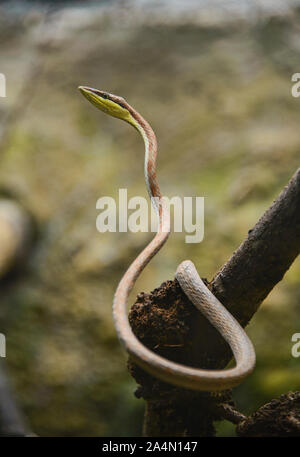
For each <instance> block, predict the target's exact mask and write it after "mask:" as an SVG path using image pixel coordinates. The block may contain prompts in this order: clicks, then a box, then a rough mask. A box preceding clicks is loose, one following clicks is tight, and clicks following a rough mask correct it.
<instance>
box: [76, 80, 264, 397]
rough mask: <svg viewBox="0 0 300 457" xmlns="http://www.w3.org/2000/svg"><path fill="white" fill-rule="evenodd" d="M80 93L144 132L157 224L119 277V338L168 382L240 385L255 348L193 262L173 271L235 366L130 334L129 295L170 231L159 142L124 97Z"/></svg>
mask: <svg viewBox="0 0 300 457" xmlns="http://www.w3.org/2000/svg"><path fill="white" fill-rule="evenodd" d="M79 90H80V91H81V92H82V94H83V95H84V96H85V97H86V98H87V99H88V100H89V101H90V102H91V103H92V104H94V105H95V106H96V107H97V108H99V109H100V110H102V111H104V112H105V113H106V114H110V115H111V116H114V117H117V118H119V119H122V120H125V121H126V122H128V123H129V124H131V125H133V126H134V127H135V128H136V129H137V130H138V131H139V133H140V134H141V135H142V137H143V140H144V143H145V168H144V169H145V181H146V186H147V189H148V193H149V196H150V199H151V202H152V204H153V206H154V208H155V210H156V212H157V214H158V218H159V226H158V231H157V233H156V235H155V237H154V238H153V240H152V241H151V242H150V243H149V244H148V245H147V246H146V248H145V249H144V250H143V251H142V252H141V253H140V254H139V255H138V257H137V258H136V259H135V260H134V261H133V263H132V264H131V265H130V267H129V268H128V270H127V271H126V273H125V274H124V276H123V277H122V279H121V281H120V283H119V285H118V287H117V290H116V292H115V296H114V301H113V317H114V324H115V328H116V331H117V334H118V337H119V339H120V341H121V343H122V344H123V346H124V347H125V349H126V350H127V352H128V353H129V354H130V356H131V358H132V359H133V361H134V362H136V363H137V364H138V365H139V366H141V367H142V368H144V369H145V370H146V371H147V372H149V373H150V374H152V375H153V376H155V377H157V378H159V379H161V380H163V381H166V382H168V383H170V384H173V385H177V386H180V387H185V388H189V389H194V390H204V391H212V390H224V389H229V388H231V387H233V386H236V385H238V384H239V383H241V382H242V380H243V379H245V378H246V377H247V376H248V375H249V374H250V373H251V371H252V370H253V368H254V365H255V351H254V348H253V345H252V343H251V341H250V340H249V338H248V336H247V334H246V333H245V331H244V330H243V328H242V327H241V326H240V324H239V323H238V322H237V321H236V319H235V318H234V317H233V316H232V315H231V314H230V313H229V311H228V310H227V309H226V308H225V307H224V306H223V305H222V304H221V303H220V302H219V300H218V299H217V298H216V297H215V296H214V295H213V294H212V292H211V291H210V290H209V289H208V287H206V285H205V284H204V283H203V281H202V280H201V278H200V277H199V275H198V273H197V271H196V268H195V266H194V265H193V263H192V262H191V261H184V262H182V263H181V264H180V265H179V267H178V268H177V271H176V279H177V280H178V282H179V284H180V286H181V288H182V290H183V291H184V293H185V294H186V295H187V297H188V298H189V300H190V301H191V302H192V303H193V304H194V306H195V307H196V308H197V309H199V311H201V312H202V313H203V314H204V315H205V316H206V318H207V319H208V320H209V321H210V322H211V324H212V325H213V326H214V327H215V328H216V329H217V330H218V331H219V332H220V334H221V335H222V336H223V338H224V339H225V340H226V341H227V343H228V344H229V345H230V347H231V350H232V352H233V355H234V357H235V360H236V366H235V367H234V368H230V369H225V370H204V369H198V368H192V367H187V366H185V365H182V364H178V363H175V362H172V361H170V360H168V359H166V358H164V357H161V356H159V355H158V354H156V353H155V352H153V351H151V350H150V349H148V348H147V347H146V346H144V345H143V344H142V343H141V342H140V341H139V340H138V338H137V337H136V336H135V335H134V333H133V331H132V329H131V327H130V324H129V321H128V316H127V304H128V298H129V294H130V292H131V290H132V288H133V286H134V284H135V282H136V280H137V278H138V277H139V275H140V274H141V272H142V271H143V269H144V268H145V266H146V265H147V264H148V262H149V261H150V260H151V259H152V257H153V256H154V255H155V254H156V253H157V252H158V251H159V250H160V249H161V247H162V246H163V245H164V243H165V242H166V241H167V239H168V236H169V234H170V215H169V211H168V208H167V206H166V205H165V203H164V199H163V197H162V195H161V192H160V188H159V185H158V181H157V177H156V155H157V141H156V137H155V134H154V132H153V130H152V128H151V126H150V125H149V123H148V122H147V121H146V120H145V119H144V118H143V117H142V116H141V115H140V114H139V113H138V112H137V111H136V110H135V109H134V108H132V106H130V105H129V104H128V103H127V102H126V101H125V100H124V98H122V97H119V96H116V95H113V94H110V93H108V92H104V91H100V90H97V89H93V88H89V87H85V86H80V87H79Z"/></svg>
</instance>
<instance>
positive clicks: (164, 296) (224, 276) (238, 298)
mask: <svg viewBox="0 0 300 457" xmlns="http://www.w3.org/2000/svg"><path fill="white" fill-rule="evenodd" d="M299 251H300V169H299V170H298V171H297V172H296V173H295V175H294V176H293V177H292V179H291V180H290V182H289V183H288V185H287V186H286V187H285V188H284V189H283V190H282V192H281V194H280V195H279V197H278V198H277V199H276V200H275V201H274V203H273V204H272V206H271V207H270V208H269V209H268V210H267V211H266V212H265V214H264V215H263V216H262V217H261V219H260V220H259V221H258V222H257V224H256V225H255V227H254V228H253V229H252V230H249V232H248V238H247V239H246V240H245V241H244V242H243V243H242V244H241V246H240V247H239V248H238V249H237V251H235V252H234V254H233V256H232V257H231V259H230V260H229V261H228V262H227V263H226V264H225V265H224V266H223V267H222V268H221V269H220V271H219V272H218V273H217V274H216V275H215V276H214V278H213V280H212V281H211V282H210V284H208V287H209V288H210V289H211V290H212V292H213V293H214V295H215V296H216V297H217V298H218V299H219V300H220V301H221V303H223V305H224V306H226V308H227V309H228V310H229V311H230V312H231V313H232V314H233V316H234V317H235V318H236V319H237V320H238V321H239V322H240V324H241V325H242V326H243V327H245V326H246V325H247V323H248V322H249V321H250V319H251V318H252V316H253V315H254V314H255V312H256V311H257V309H258V308H259V306H260V304H261V303H262V301H263V300H264V299H265V298H266V296H267V295H268V294H269V292H270V291H271V290H272V289H273V287H274V286H275V285H276V284H277V283H278V282H279V281H280V280H281V279H282V278H283V276H284V274H285V272H286V271H287V270H288V269H289V267H290V265H291V264H292V263H293V261H294V260H295V258H296V257H297V255H298V254H299ZM150 302H151V315H150V317H149V309H150V307H149V304H150ZM174 304H175V305H176V313H177V314H176V313H175V314H174V312H175V311H174ZM182 307H184V309H185V310H186V315H182V314H181V315H180V318H181V320H180V322H179V321H178V317H179V314H178V313H179V311H178V310H180V309H181V308H182ZM172 313H173V314H172ZM170 316H172V318H170ZM129 318H130V322H131V325H132V328H133V331H134V332H135V334H136V335H137V336H138V337H139V338H140V339H141V341H142V342H143V343H144V344H146V345H148V346H149V347H150V349H152V350H154V351H156V352H158V353H160V354H161V355H164V356H166V357H169V358H170V359H172V360H174V361H177V362H180V363H188V364H190V365H193V366H196V367H202V368H211V369H216V368H224V367H225V366H226V365H227V363H228V362H229V361H230V359H231V357H232V355H231V351H230V349H229V347H228V345H227V343H226V342H224V340H223V339H222V338H221V337H220V335H219V334H218V332H217V331H216V330H215V329H214V328H213V327H212V326H211V324H210V323H209V322H208V321H207V320H206V319H205V318H204V317H203V316H202V315H201V314H200V313H199V312H194V310H193V305H192V304H190V303H189V302H188V300H187V298H186V297H185V296H184V294H183V293H182V292H181V290H180V288H179V285H178V283H177V281H176V280H175V281H168V282H167V283H164V284H162V286H161V287H160V288H158V289H156V290H155V291H153V293H152V294H140V295H139V297H138V300H137V302H136V304H135V305H133V307H132V309H131V311H130V315H129ZM176 319H177V323H176ZM178 323H180V326H181V327H180V329H181V334H180V331H179V330H178V328H179V327H178ZM176 325H177V327H176ZM176 332H177V333H176ZM174 334H176V335H177V336H176V338H177V341H176V344H175V345H174ZM178 334H179V336H178ZM178 338H179V340H180V341H179V343H178ZM191 340H192V343H193V344H192V347H191V344H190V341H191ZM176 346H177V348H176ZM179 346H181V349H180V351H178V347H179ZM176 349H177V350H176ZM129 368H130V371H131V373H132V375H133V376H134V377H135V378H136V380H137V382H138V383H139V384H140V388H139V389H138V391H137V395H138V396H142V397H144V398H145V399H146V400H147V406H146V414H145V424H144V434H145V435H146V436H160V435H162V436H166V435H168V436H180V435H181V436H182V435H189V434H190V435H191V434H193V435H194V436H195V434H197V435H199V434H200V435H201V434H202V435H204V436H205V435H206V436H207V435H208V434H213V425H212V422H213V420H215V419H216V415H215V410H216V408H215V407H211V406H212V403H214V402H215V401H216V400H217V402H219V403H222V402H223V403H224V401H225V402H226V401H227V402H228V397H227V398H225V399H224V398H223V397H222V394H209V393H201V392H200V393H197V392H192V391H187V390H185V389H178V388H176V387H174V386H170V385H167V384H165V383H162V382H160V381H158V380H155V379H154V378H152V377H151V376H149V375H148V374H146V373H145V372H143V370H141V369H139V368H138V367H137V366H135V365H133V364H131V363H129ZM224 395H225V397H226V394H224ZM199 408H201V409H202V414H201V417H200V416H199ZM203 408H204V412H205V414H203ZM205 410H206V411H205ZM209 411H211V412H209ZM213 411H214V412H213ZM167 417H168V418H169V420H168V419H167ZM170 419H171V420H170ZM201 421H202V424H200V427H199V425H197V427H198V428H197V429H195V424H199V423H200V422H201ZM203 421H204V423H203Z"/></svg>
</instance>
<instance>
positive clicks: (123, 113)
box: [78, 86, 132, 124]
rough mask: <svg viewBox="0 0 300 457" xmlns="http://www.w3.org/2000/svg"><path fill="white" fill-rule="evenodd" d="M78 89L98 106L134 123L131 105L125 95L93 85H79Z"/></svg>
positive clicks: (106, 111)
mask: <svg viewBox="0 0 300 457" xmlns="http://www.w3.org/2000/svg"><path fill="white" fill-rule="evenodd" d="M78 89H79V90H80V92H81V93H82V95H84V97H85V98H86V99H87V100H88V101H89V102H91V103H92V104H93V105H94V106H96V108H98V109H100V110H101V111H103V112H104V113H106V114H109V115H110V116H113V117H117V118H119V119H122V120H123V121H126V122H129V123H130V124H131V123H132V115H131V113H130V111H129V105H128V103H127V102H126V100H125V99H124V98H123V97H119V96H118V95H114V94H110V93H109V92H104V91H103V90H98V89H93V88H92V87H86V86H79V87H78Z"/></svg>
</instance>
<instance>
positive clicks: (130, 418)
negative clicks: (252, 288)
mask: <svg viewBox="0 0 300 457" xmlns="http://www.w3.org/2000/svg"><path fill="white" fill-rule="evenodd" d="M299 20H300V1H289V2H286V1H285V2H281V1H275V0H274V1H269V2H253V1H251V2H250V1H246V0H243V1H237V0H236V1H231V2H225V1H222V2H221V1H213V2H212V1H205V0H201V1H193V0H188V1H184V2H180V1H179V0H178V1H176V0H170V1H166V0H165V1H161V2H156V1H155V0H135V1H133V0H132V1H129V0H128V1H94V2H92V1H86V2H85V1H68V2H63V1H52V2H50V1H48V2H46V1H45V2H42V1H40V2H38V1H30V2H29V1H28V2H27V1H9V2H1V5H0V43H1V44H0V72H1V73H3V74H5V76H6V80H7V87H6V92H7V97H6V98H1V99H0V115H1V130H0V134H1V137H0V154H1V167H0V196H1V197H2V198H12V199H15V200H17V201H18V202H19V203H20V204H21V205H22V206H23V208H25V209H26V210H27V211H28V212H29V213H30V214H31V216H32V219H33V221H34V225H35V232H36V234H35V239H34V243H33V245H32V248H31V251H30V253H29V256H28V260H27V262H26V263H25V265H23V266H22V268H18V269H17V271H14V272H12V273H11V274H9V275H6V276H5V277H4V278H3V279H2V281H1V307H0V331H1V332H2V333H4V334H5V335H6V338H7V358H6V360H5V362H6V365H7V370H8V372H9V376H10V380H11V383H12V384H13V386H14V389H15V392H16V397H17V399H18V401H19V404H20V405H21V407H22V409H23V411H24V413H25V415H26V417H27V418H28V420H29V422H30V424H31V428H32V429H33V430H34V431H35V433H37V434H38V435H44V436H95V435H100V436H138V435H140V434H141V427H142V419H143V409H144V402H143V400H137V399H136V398H135V397H134V395H133V392H134V390H135V382H134V381H133V380H132V379H131V377H130V375H129V374H128V372H127V370H126V355H125V354H124V353H123V352H122V350H121V348H120V346H119V343H118V341H117V338H116V335H115V331H114V328H113V323H112V315H111V305H112V297H113V293H114V290H115V288H116V286H117V283H118V281H119V279H120V278H121V276H122V274H123V273H124V271H125V269H126V268H127V266H128V264H129V263H130V262H131V261H132V260H133V259H134V258H135V256H136V255H137V253H138V252H139V251H140V249H141V248H142V247H143V246H144V245H145V244H146V243H147V242H148V241H149V239H150V238H151V234H149V233H142V234H141V233H105V234H101V233H99V232H97V230H96V217H97V215H98V214H99V210H96V201H97V200H98V198H100V197H102V196H112V197H115V198H116V199H117V198H118V189H119V188H128V197H129V198H130V197H132V196H135V195H141V196H146V191H145V185H144V181H143V144H142V141H141V139H140V138H139V136H138V135H137V134H136V132H135V131H134V129H132V128H131V127H129V126H128V125H127V124H125V123H122V122H119V121H117V120H114V119H112V118H110V117H108V116H105V115H104V114H103V113H100V112H99V111H97V110H96V109H94V108H93V107H92V106H91V105H89V104H88V103H87V101H86V100H84V99H83V97H82V96H81V95H80V93H79V92H78V91H77V86H78V85H81V84H82V85H89V86H92V87H96V88H99V89H104V90H107V91H110V92H112V93H115V94H118V95H122V96H123V97H125V98H126V99H127V100H128V102H129V103H130V104H132V105H133V106H134V107H135V108H136V109H137V110H138V111H140V112H141V113H142V114H143V115H144V116H145V118H146V119H147V120H149V122H150V123H151V124H152V126H153V128H154V130H155V132H156V134H157V137H158V141H159V156H158V177H159V180H160V183H161V188H162V192H163V194H166V195H167V196H169V197H171V196H174V195H179V196H182V197H183V196H193V195H194V196H204V197H205V236H204V241H203V242H202V243H200V244H197V245H194V244H186V243H185V242H184V236H185V234H184V233H183V234H173V235H172V236H171V237H170V239H169V241H168V243H167V245H166V246H165V247H164V249H163V251H162V252H161V253H160V254H159V255H158V256H157V257H155V259H154V260H153V261H152V262H151V264H150V265H149V266H148V267H147V268H146V270H145V271H144V273H143V274H142V277H141V279H140V280H139V281H138V284H137V287H136V288H135V291H134V293H133V294H132V302H133V301H134V299H135V295H136V294H137V293H138V292H139V291H141V290H144V291H147V292H148V291H150V290H152V289H154V288H155V287H157V286H159V285H160V283H161V282H162V281H164V280H166V279H173V278H174V272H175V270H176V267H177V265H178V264H179V262H181V261H182V260H184V259H186V258H190V259H192V260H193V261H194V262H195V264H196V265H197V267H198V270H199V272H200V274H201V275H202V276H203V277H207V278H212V276H213V275H214V274H215V273H216V271H217V270H218V269H219V268H220V267H221V266H222V264H223V263H224V262H225V261H226V260H227V259H228V258H229V257H230V256H231V255H232V253H233V251H234V250H235V249H236V248H237V247H238V246H239V244H240V243H241V242H242V240H243V239H244V238H245V237H246V236H247V232H248V230H249V229H250V228H251V227H252V226H253V225H254V224H255V223H256V222H257V220H258V219H259V217H260V216H261V215H262V214H263V212H264V211H265V210H266V209H267V208H268V207H269V206H270V204H271V203H272V201H273V199H274V198H276V196H277V195H278V193H279V192H280V190H281V189H282V187H283V186H284V185H285V184H286V183H287V182H288V180H289V179H290V177H291V176H292V175H293V173H294V172H295V170H296V168H297V167H298V166H299V151H300V135H299V107H300V100H299V99H297V98H293V97H292V95H291V87H292V82H291V77H292V74H293V73H296V72H298V71H299V70H300V67H299V56H300V33H299V32H300V26H299V23H300V22H299ZM299 273H300V262H299V260H298V261H296V262H295V263H294V264H293V265H292V267H291V268H290V270H289V271H288V272H287V274H286V275H285V277H284V279H283V281H282V282H281V283H280V284H278V285H277V287H276V288H275V289H274V290H273V291H272V293H271V294H270V295H269V297H268V298H267V299H266V301H265V302H264V304H263V305H262V307H261V309H260V310H259V311H258V312H257V314H256V316H255V318H254V319H253V320H252V322H251V324H250V325H249V326H248V333H249V335H250V336H251V338H252V340H253V342H254V345H255V347H256V352H257V367H256V370H255V372H254V373H253V375H252V376H250V378H249V379H248V380H247V381H246V382H245V383H244V384H243V385H242V386H240V387H238V388H237V389H235V393H234V397H235V399H236V401H237V405H238V407H239V409H240V410H241V411H242V412H243V413H245V414H248V413H251V412H253V411H254V410H255V409H256V408H258V407H259V406H261V405H262V404H263V403H265V402H267V401H270V400H271V399H272V398H274V397H276V396H278V395H280V394H281V393H286V392H287V391H289V390H296V389H299V388H300V361H299V359H295V358H293V357H292V356H291V347H292V343H291V337H292V335H293V334H294V333H296V332H300V319H299V315H300V292H299V281H300V278H299V276H300V275H299ZM218 433H219V435H230V434H232V433H233V431H232V427H231V426H230V425H229V424H228V423H226V422H223V423H221V424H219V426H218Z"/></svg>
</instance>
